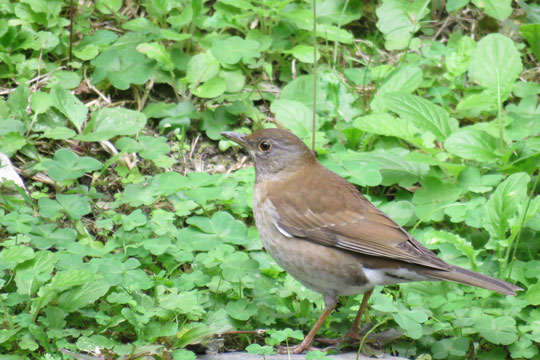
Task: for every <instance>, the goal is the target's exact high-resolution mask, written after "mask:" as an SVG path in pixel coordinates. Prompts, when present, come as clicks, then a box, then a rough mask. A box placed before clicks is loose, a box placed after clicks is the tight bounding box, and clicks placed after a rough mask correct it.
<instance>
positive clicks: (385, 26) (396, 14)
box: [376, 0, 429, 50]
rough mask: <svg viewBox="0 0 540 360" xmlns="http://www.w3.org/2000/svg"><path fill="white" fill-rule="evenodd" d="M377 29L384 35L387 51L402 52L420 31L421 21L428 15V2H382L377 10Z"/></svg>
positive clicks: (423, 0)
mask: <svg viewBox="0 0 540 360" xmlns="http://www.w3.org/2000/svg"><path fill="white" fill-rule="evenodd" d="M376 14H377V17H378V21H377V28H378V29H379V30H380V31H381V32H382V33H383V34H384V38H385V44H384V45H385V47H386V49H387V50H402V49H405V48H406V47H407V45H408V44H409V42H410V40H411V38H412V36H413V34H414V33H416V32H417V31H418V30H420V24H421V20H422V19H423V18H424V17H425V16H426V15H428V14H429V0H414V1H408V0H383V1H382V5H381V6H380V7H379V8H377V10H376Z"/></svg>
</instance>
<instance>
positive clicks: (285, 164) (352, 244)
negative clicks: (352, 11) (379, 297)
mask: <svg viewBox="0 0 540 360" xmlns="http://www.w3.org/2000/svg"><path fill="white" fill-rule="evenodd" d="M222 135H223V136H225V137H227V138H229V139H231V140H233V141H235V142H237V143H239V144H240V145H242V146H244V147H245V148H246V149H247V151H248V152H249V154H250V156H251V157H252V158H253V160H254V163H255V172H256V179H255V187H254V193H253V212H254V215H255V222H256V225H257V229H258V231H259V234H260V236H261V239H262V241H263V244H264V245H265V248H266V249H267V251H268V252H269V253H270V255H272V257H273V258H274V259H275V260H276V262H277V263H278V264H279V265H280V266H281V267H283V268H284V269H285V270H286V271H287V272H288V273H289V274H290V275H291V276H293V277H294V278H296V279H297V280H298V281H300V282H301V283H303V284H304V285H305V286H307V287H309V288H311V289H313V290H315V291H317V292H320V293H321V294H323V296H324V300H325V306H326V311H325V312H324V313H323V315H322V316H321V318H319V321H317V324H316V325H315V327H314V328H313V329H312V331H310V333H309V334H308V336H306V339H305V340H304V342H302V344H300V345H298V346H297V347H295V348H293V352H301V351H303V350H305V349H306V348H308V347H309V346H310V343H311V341H312V339H313V337H314V335H315V332H316V331H317V329H318V327H320V325H321V324H322V322H323V321H324V318H326V316H328V314H329V313H330V311H331V309H333V308H334V307H335V305H336V303H337V297H338V296H339V295H352V294H358V293H364V292H365V293H366V294H365V295H364V299H363V301H362V306H361V307H360V310H359V314H358V315H357V318H356V319H355V322H354V324H353V327H352V328H351V331H349V333H348V335H349V336H355V335H356V334H355V332H356V331H357V327H358V320H359V319H360V314H361V311H362V310H363V308H364V307H365V304H366V302H367V297H369V295H370V294H371V291H372V289H373V287H374V286H375V285H390V284H395V283H401V282H408V281H423V280H428V281H430V280H431V281H437V280H449V281H455V282H460V283H463V284H468V285H473V286H478V287H482V288H485V289H489V290H492V291H496V292H499V293H501V294H505V295H515V292H516V291H518V290H521V288H519V287H518V286H516V285H513V284H510V283H507V282H505V281H501V280H498V279H494V278H491V277H489V276H486V275H482V274H479V273H475V272H473V271H470V270H466V269H462V268H459V267H457V266H453V265H450V264H447V263H446V262H444V261H443V260H441V259H440V258H439V257H437V255H435V254H434V253H433V252H431V251H430V250H429V249H427V248H426V247H425V246H423V245H422V244H421V243H420V242H418V241H417V240H415V239H414V238H413V237H412V236H411V235H410V234H409V233H408V232H407V231H406V230H405V229H403V228H402V227H401V226H399V225H398V224H397V223H395V222H394V221H393V220H392V219H390V218H389V217H388V216H386V215H385V214H384V213H383V212H382V211H380V210H379V209H377V208H376V207H375V206H374V205H372V204H371V203H370V202H369V201H368V200H367V199H366V198H365V197H364V196H363V195H362V194H361V193H360V192H359V191H358V189H356V187H355V186H354V185H352V184H351V183H349V182H348V181H346V180H345V179H343V178H342V177H340V176H339V175H337V174H335V173H333V172H332V171H330V170H328V169H326V168H325V167H324V166H322V165H321V164H320V163H319V162H318V161H317V159H316V158H315V156H314V155H313V153H312V152H311V151H310V150H309V148H308V147H307V146H306V145H305V144H304V143H303V142H302V141H301V140H300V139H299V138H298V137H296V136H295V135H293V134H292V133H291V132H289V131H286V130H281V129H265V130H261V131H258V132H255V133H253V134H251V135H244V134H238V133H233V132H224V133H222Z"/></svg>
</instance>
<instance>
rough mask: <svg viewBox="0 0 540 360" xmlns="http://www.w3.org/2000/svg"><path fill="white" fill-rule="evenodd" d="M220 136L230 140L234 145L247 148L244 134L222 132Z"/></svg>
mask: <svg viewBox="0 0 540 360" xmlns="http://www.w3.org/2000/svg"><path fill="white" fill-rule="evenodd" d="M221 136H223V137H226V138H227V139H229V140H232V141H234V142H235V143H238V144H240V145H242V146H243V147H248V143H247V141H246V137H247V135H246V134H241V133H236V132H233V131H223V132H222V133H221Z"/></svg>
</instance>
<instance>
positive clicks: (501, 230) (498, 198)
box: [484, 173, 530, 240]
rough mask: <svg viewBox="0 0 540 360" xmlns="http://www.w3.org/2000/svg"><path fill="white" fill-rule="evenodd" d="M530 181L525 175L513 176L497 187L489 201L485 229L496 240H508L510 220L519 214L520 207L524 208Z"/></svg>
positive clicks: (517, 174)
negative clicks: (507, 233)
mask: <svg viewBox="0 0 540 360" xmlns="http://www.w3.org/2000/svg"><path fill="white" fill-rule="evenodd" d="M529 180H530V177H529V175H527V174H525V173H515V174H512V175H510V176H509V177H508V178H507V179H506V180H505V181H503V182H502V183H500V184H499V186H497V189H496V190H495V191H494V192H493V194H492V195H491V197H490V198H489V200H488V201H487V204H486V206H487V215H488V221H487V222H486V223H485V224H484V228H485V229H486V230H487V231H488V232H489V233H490V235H491V236H492V237H494V238H495V239H496V240H503V239H505V238H506V232H507V231H508V230H509V226H510V225H509V220H510V219H511V218H512V217H514V216H515V215H516V214H517V212H518V209H519V207H520V206H524V205H523V204H522V202H523V200H524V199H525V198H526V196H527V184H528V182H529Z"/></svg>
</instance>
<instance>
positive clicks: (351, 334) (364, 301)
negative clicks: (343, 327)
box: [345, 288, 373, 339]
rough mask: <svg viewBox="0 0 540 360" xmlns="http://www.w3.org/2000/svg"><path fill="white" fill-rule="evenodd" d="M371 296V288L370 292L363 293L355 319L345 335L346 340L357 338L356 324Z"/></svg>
mask: <svg viewBox="0 0 540 360" xmlns="http://www.w3.org/2000/svg"><path fill="white" fill-rule="evenodd" d="M371 294H373V288H371V289H370V290H368V291H367V292H365V293H364V296H363V297H362V303H361V304H360V309H358V312H357V313H356V317H355V318H354V321H353V323H352V326H351V328H350V329H349V331H348V332H347V334H345V337H346V338H350V339H356V338H358V324H359V323H360V319H361V318H362V314H363V313H364V310H365V309H366V307H367V302H368V300H369V298H370V296H371Z"/></svg>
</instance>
